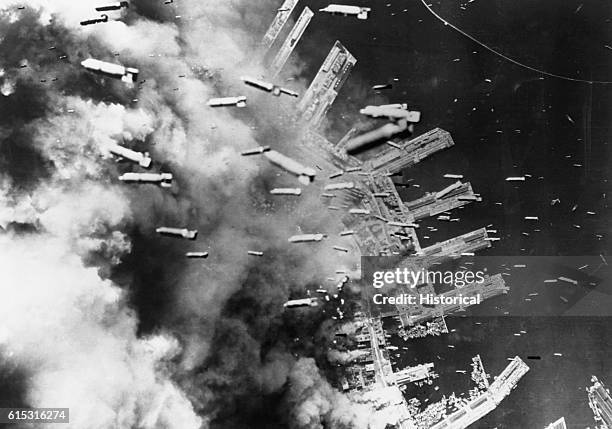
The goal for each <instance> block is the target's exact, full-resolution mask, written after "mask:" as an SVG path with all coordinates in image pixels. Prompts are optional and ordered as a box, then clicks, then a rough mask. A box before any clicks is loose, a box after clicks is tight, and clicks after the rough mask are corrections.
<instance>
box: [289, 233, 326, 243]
mask: <svg viewBox="0 0 612 429" xmlns="http://www.w3.org/2000/svg"><path fill="white" fill-rule="evenodd" d="M324 238H325V235H324V234H300V235H293V236H291V237H289V242H290V243H311V242H315V241H321V240H323V239H324Z"/></svg>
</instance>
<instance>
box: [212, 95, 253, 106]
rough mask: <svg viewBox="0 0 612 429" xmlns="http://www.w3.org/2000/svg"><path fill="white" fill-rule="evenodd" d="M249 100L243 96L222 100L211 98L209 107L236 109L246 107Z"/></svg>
mask: <svg viewBox="0 0 612 429" xmlns="http://www.w3.org/2000/svg"><path fill="white" fill-rule="evenodd" d="M246 101H247V98H246V97H245V96H243V95H240V96H238V97H221V98H211V99H210V100H208V103H207V104H208V105H209V106H210V107H222V106H236V107H246Z"/></svg>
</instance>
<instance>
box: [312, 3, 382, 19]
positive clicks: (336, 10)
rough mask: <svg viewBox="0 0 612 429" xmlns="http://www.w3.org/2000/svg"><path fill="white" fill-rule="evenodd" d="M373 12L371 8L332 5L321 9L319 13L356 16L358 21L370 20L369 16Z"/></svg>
mask: <svg viewBox="0 0 612 429" xmlns="http://www.w3.org/2000/svg"><path fill="white" fill-rule="evenodd" d="M371 10H372V9H371V8H369V7H360V6H348V5H340V4H330V5H329V6H326V7H324V8H322V9H319V12H325V13H329V14H332V15H343V16H349V15H350V16H356V17H357V19H368V14H369V13H370V11H371Z"/></svg>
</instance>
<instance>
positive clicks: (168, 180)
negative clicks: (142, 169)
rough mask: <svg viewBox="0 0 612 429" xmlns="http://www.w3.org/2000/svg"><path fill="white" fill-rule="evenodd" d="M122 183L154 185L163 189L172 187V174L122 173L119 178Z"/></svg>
mask: <svg viewBox="0 0 612 429" xmlns="http://www.w3.org/2000/svg"><path fill="white" fill-rule="evenodd" d="M119 180H121V181H122V182H138V183H156V184H158V185H160V186H161V187H163V188H169V187H170V186H171V185H172V173H124V174H122V175H121V176H119Z"/></svg>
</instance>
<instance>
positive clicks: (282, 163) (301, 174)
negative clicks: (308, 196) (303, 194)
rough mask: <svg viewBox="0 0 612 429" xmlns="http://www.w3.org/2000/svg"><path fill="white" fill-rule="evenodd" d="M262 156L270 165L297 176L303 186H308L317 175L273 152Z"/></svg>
mask: <svg viewBox="0 0 612 429" xmlns="http://www.w3.org/2000/svg"><path fill="white" fill-rule="evenodd" d="M264 156H265V157H266V158H268V161H270V162H271V163H272V164H274V165H276V166H277V167H280V168H282V169H284V170H285V171H287V172H289V173H291V174H294V175H295V176H297V177H298V180H299V181H300V183H303V184H304V185H308V184H309V183H310V182H312V181H313V180H314V178H315V176H316V174H317V173H316V171H315V170H314V169H312V168H310V167H304V166H303V165H302V164H300V163H298V162H297V161H294V160H293V159H291V158H289V157H288V156H285V155H283V154H281V153H279V152H277V151H275V150H271V151H268V152H265V153H264Z"/></svg>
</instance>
